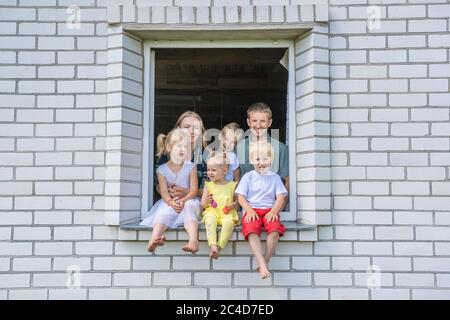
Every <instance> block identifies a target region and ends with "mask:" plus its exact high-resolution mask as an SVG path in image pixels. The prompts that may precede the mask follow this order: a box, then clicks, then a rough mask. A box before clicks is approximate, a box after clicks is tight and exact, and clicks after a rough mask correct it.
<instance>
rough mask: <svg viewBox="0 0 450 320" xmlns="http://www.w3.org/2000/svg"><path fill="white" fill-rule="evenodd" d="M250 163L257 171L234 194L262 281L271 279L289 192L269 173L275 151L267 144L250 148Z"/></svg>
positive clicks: (245, 177) (244, 232)
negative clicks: (263, 232) (263, 248)
mask: <svg viewBox="0 0 450 320" xmlns="http://www.w3.org/2000/svg"><path fill="white" fill-rule="evenodd" d="M249 157H250V161H251V163H252V164H253V167H254V170H252V171H249V172H247V173H246V174H244V176H243V177H242V179H241V181H240V183H239V185H238V187H237V188H236V191H235V193H236V194H237V195H238V201H239V204H240V205H241V207H242V208H243V211H244V212H245V213H244V215H243V216H242V233H243V234H244V237H245V240H248V242H249V244H250V248H251V250H252V252H253V254H254V255H255V258H256V261H257V262H258V265H259V268H257V270H259V273H260V275H261V278H262V279H265V278H268V277H270V272H269V270H268V265H269V261H270V258H271V257H272V255H273V253H274V252H275V248H276V246H277V243H278V239H279V237H282V236H283V235H284V232H285V230H286V229H285V227H284V226H283V224H282V223H281V222H280V217H279V212H280V211H281V209H282V208H283V205H284V199H285V196H286V195H287V193H288V192H287V190H286V188H285V186H284V185H283V182H282V181H281V178H280V176H279V175H277V174H276V173H274V172H272V171H270V168H271V165H272V161H273V159H274V150H273V147H272V145H271V144H270V143H268V142H257V143H253V144H252V145H251V146H250V150H249ZM262 227H264V229H265V230H266V232H267V234H268V236H267V243H266V252H265V255H264V257H263V255H262V253H261V241H260V235H261V230H262Z"/></svg>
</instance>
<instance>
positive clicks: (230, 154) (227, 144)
mask: <svg viewBox="0 0 450 320" xmlns="http://www.w3.org/2000/svg"><path fill="white" fill-rule="evenodd" d="M242 137H243V130H242V129H241V128H240V127H239V125H238V124H237V123H236V122H231V123H229V124H227V125H226V126H225V127H223V129H222V131H220V135H219V141H220V149H219V152H226V155H227V158H228V159H229V160H230V165H229V167H228V171H227V174H226V175H225V179H226V180H228V181H233V180H234V181H239V179H240V178H241V171H240V169H239V160H238V158H237V155H236V153H234V148H235V146H236V144H237V143H238V142H239V141H240V140H241V139H242Z"/></svg>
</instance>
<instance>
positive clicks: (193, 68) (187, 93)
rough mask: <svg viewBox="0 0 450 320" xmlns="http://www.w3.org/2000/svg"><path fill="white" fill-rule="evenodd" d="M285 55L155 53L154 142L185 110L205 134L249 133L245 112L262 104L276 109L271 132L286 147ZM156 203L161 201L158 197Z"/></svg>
mask: <svg viewBox="0 0 450 320" xmlns="http://www.w3.org/2000/svg"><path fill="white" fill-rule="evenodd" d="M286 51H287V49H286V48H239V49H237V48H232V49H228V48H226V49H220V48H214V49H178V48H176V49H172V48H171V49H155V97H154V98H155V99H154V112H155V114H154V119H155V123H154V139H155V140H156V137H157V135H158V134H159V133H167V132H169V131H170V130H171V129H172V128H173V126H174V125H175V123H176V121H177V119H178V117H179V116H180V115H181V114H182V113H183V112H185V111H187V110H192V111H195V112H197V113H198V114H199V115H200V116H201V117H202V120H203V123H204V126H205V128H206V129H208V128H217V129H221V128H222V127H223V126H225V125H226V124H228V123H230V122H237V123H238V124H239V125H240V126H241V128H242V129H243V130H244V131H246V130H247V129H248V126H247V121H246V119H247V114H246V110H247V108H248V107H249V106H250V105H251V104H252V103H254V102H258V101H262V102H265V103H267V104H268V105H269V106H270V108H271V109H272V114H273V122H272V128H273V129H278V130H279V140H280V141H282V142H284V143H286V144H287V112H288V110H287V85H288V71H287V69H286V68H285V67H284V66H283V64H282V63H280V60H281V61H282V58H283V56H284V55H285V53H286ZM154 145H155V146H156V141H155V143H154ZM153 199H154V202H155V201H156V200H157V199H159V197H158V195H157V194H156V192H155V193H154V196H153Z"/></svg>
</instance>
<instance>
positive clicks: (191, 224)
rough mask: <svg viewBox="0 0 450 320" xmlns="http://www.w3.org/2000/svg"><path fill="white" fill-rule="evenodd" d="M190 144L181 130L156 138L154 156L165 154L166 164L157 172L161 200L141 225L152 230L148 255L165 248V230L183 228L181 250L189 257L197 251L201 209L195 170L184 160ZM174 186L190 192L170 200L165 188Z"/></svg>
mask: <svg viewBox="0 0 450 320" xmlns="http://www.w3.org/2000/svg"><path fill="white" fill-rule="evenodd" d="M189 142H190V139H189V136H187V135H186V132H185V131H184V130H183V129H174V130H172V131H170V132H169V133H168V134H167V136H165V135H163V134H160V135H159V136H158V138H157V145H158V153H157V155H158V156H161V155H162V154H164V153H168V154H169V161H167V162H166V163H164V164H163V165H161V166H159V167H158V169H157V171H156V173H157V176H158V184H159V189H160V192H161V199H160V200H158V201H157V202H156V203H155V204H154V205H153V207H152V209H151V210H150V212H149V213H150V215H149V216H148V217H147V218H146V219H144V220H143V221H142V222H141V225H150V226H152V227H153V232H152V237H151V238H150V240H149V243H148V248H147V249H148V251H150V252H154V251H155V249H156V247H157V246H162V245H164V242H165V239H166V238H165V236H164V232H165V231H166V230H167V229H168V228H174V227H179V226H183V225H184V228H185V229H186V231H187V233H188V236H189V242H188V243H187V244H186V245H185V246H184V247H183V248H182V249H183V250H184V251H188V252H192V253H195V252H197V251H198V216H199V215H200V211H201V205H200V201H199V199H198V197H197V190H198V177H197V166H196V165H195V164H194V163H192V162H191V161H189V160H186V159H187V158H190V156H191V152H190V151H189ZM173 185H177V186H180V187H183V188H188V189H189V192H188V193H187V194H186V195H185V196H184V197H171V196H170V194H169V191H168V188H169V187H171V186H173Z"/></svg>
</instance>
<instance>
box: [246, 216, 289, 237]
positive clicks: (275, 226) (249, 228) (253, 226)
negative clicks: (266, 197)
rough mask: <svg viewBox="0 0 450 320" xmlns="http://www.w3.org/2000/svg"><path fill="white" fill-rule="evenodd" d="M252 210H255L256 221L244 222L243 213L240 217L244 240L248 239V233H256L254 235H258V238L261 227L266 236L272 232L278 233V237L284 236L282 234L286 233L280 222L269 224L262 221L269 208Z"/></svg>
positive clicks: (264, 220)
mask: <svg viewBox="0 0 450 320" xmlns="http://www.w3.org/2000/svg"><path fill="white" fill-rule="evenodd" d="M253 210H255V212H256V214H257V215H258V217H259V219H258V220H254V221H250V222H245V216H246V215H247V213H245V214H244V215H243V216H242V233H243V234H244V238H245V240H247V239H248V235H249V234H250V233H256V234H258V236H260V235H261V231H262V228H263V227H264V230H266V232H267V234H269V233H271V232H274V231H278V232H279V233H280V237H282V236H284V232H285V231H286V228H285V227H284V226H283V224H282V223H281V222H280V219H278V220H275V221H271V222H267V220H266V219H264V217H265V216H266V214H267V213H268V212H269V211H270V210H271V208H269V209H255V208H253ZM279 217H280V216H279V215H278V218H279Z"/></svg>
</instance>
